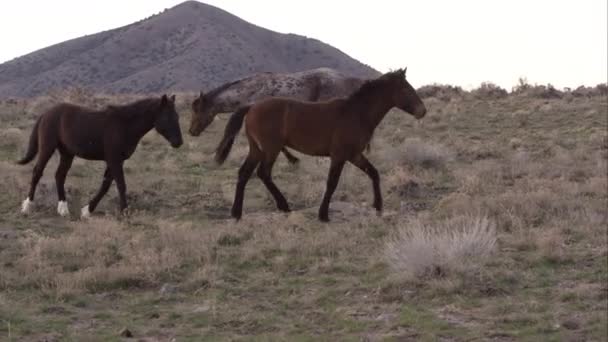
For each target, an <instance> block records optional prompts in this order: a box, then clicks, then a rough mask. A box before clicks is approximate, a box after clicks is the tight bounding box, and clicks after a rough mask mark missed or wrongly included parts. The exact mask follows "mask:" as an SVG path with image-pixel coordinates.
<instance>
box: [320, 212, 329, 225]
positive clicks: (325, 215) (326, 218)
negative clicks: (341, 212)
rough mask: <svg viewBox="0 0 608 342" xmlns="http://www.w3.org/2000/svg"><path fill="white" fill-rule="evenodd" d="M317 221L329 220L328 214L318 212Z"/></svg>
mask: <svg viewBox="0 0 608 342" xmlns="http://www.w3.org/2000/svg"><path fill="white" fill-rule="evenodd" d="M319 221H321V222H325V223H327V222H329V215H328V214H319Z"/></svg>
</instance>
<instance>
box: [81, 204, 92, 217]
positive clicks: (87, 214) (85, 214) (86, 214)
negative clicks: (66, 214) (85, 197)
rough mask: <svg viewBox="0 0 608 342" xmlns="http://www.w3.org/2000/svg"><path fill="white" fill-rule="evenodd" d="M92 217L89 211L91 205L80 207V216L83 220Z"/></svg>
mask: <svg viewBox="0 0 608 342" xmlns="http://www.w3.org/2000/svg"><path fill="white" fill-rule="evenodd" d="M90 217H91V212H90V211H89V205H88V204H87V205H85V206H84V207H82V209H80V218H81V219H83V220H86V219H89V218H90Z"/></svg>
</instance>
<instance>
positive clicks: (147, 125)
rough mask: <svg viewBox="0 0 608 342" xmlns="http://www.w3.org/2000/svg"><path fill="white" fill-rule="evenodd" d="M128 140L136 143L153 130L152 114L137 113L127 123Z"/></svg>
mask: <svg viewBox="0 0 608 342" xmlns="http://www.w3.org/2000/svg"><path fill="white" fill-rule="evenodd" d="M127 126H128V132H129V139H130V140H131V141H132V142H134V143H137V142H139V140H141V138H143V136H144V135H146V133H148V132H149V131H150V130H151V129H152V128H154V113H148V112H147V111H145V112H141V113H137V114H136V115H134V116H133V117H132V118H131V119H130V120H129V121H128V122H127Z"/></svg>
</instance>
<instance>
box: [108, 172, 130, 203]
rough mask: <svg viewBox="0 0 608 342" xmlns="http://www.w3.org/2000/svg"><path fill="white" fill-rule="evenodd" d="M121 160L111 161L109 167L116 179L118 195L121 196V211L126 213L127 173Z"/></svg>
mask: <svg viewBox="0 0 608 342" xmlns="http://www.w3.org/2000/svg"><path fill="white" fill-rule="evenodd" d="M122 164H123V163H122V161H121V162H109V163H108V167H109V169H110V173H111V175H112V178H113V179H114V180H115V181H116V188H117V189H118V196H119V197H120V212H121V213H124V211H125V209H127V185H126V184H125V175H124V171H123V169H122Z"/></svg>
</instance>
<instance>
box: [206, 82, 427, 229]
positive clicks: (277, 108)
mask: <svg viewBox="0 0 608 342" xmlns="http://www.w3.org/2000/svg"><path fill="white" fill-rule="evenodd" d="M393 107H397V108H399V109H402V110H404V111H406V112H408V113H410V114H412V115H413V116H414V117H416V118H417V119H420V118H422V117H424V115H425V114H426V107H425V106H424V103H422V101H421V100H420V98H419V97H418V95H417V94H416V91H415V90H414V88H413V87H412V86H411V85H410V84H409V83H408V81H407V80H406V78H405V70H397V71H393V72H389V73H386V74H384V75H382V76H380V77H379V78H377V79H375V80H370V81H367V82H365V83H364V84H363V85H362V86H361V87H360V88H359V89H358V90H356V91H355V92H354V93H352V94H351V95H350V96H348V97H346V98H340V99H333V100H330V101H326V102H316V103H313V102H303V101H297V100H293V99H285V98H271V99H267V100H263V101H260V102H256V103H255V104H253V105H251V106H246V107H243V108H241V109H239V110H237V111H236V112H235V113H234V114H233V115H232V116H231V117H230V119H229V121H228V124H227V125H226V129H225V132H224V137H223V139H222V141H221V142H220V144H219V145H218V147H217V150H216V155H215V159H216V161H217V162H218V163H220V164H221V163H223V162H224V160H225V159H226V157H227V156H228V154H229V153H230V150H231V148H232V145H233V143H234V139H235V137H236V135H237V133H238V132H239V130H240V129H241V127H242V125H243V121H244V120H246V121H245V130H246V135H247V139H248V140H249V154H248V155H247V157H246V159H245V162H244V163H243V165H242V166H241V168H240V169H239V173H238V182H237V185H236V193H235V197H234V203H233V206H232V212H231V213H232V216H233V217H234V218H236V219H240V218H241V215H242V208H243V196H244V192H245V185H246V184H247V181H248V180H249V178H250V177H251V174H252V173H253V171H254V170H255V168H256V167H258V165H259V167H258V169H257V174H258V176H259V177H260V179H261V180H262V182H263V183H264V185H265V186H266V188H267V189H268V191H269V192H270V193H271V194H272V196H273V197H274V200H275V202H276V204H277V207H278V209H279V210H281V211H285V212H287V211H289V210H290V209H289V205H288V204H287V200H286V199H285V197H284V196H283V195H282V194H281V191H280V190H279V189H278V188H277V186H276V185H275V183H274V182H273V181H272V175H271V174H272V166H273V164H274V162H275V160H276V158H277V155H278V153H279V152H280V151H281V150H282V149H283V148H284V147H285V146H288V147H290V148H293V149H294V150H296V151H299V152H302V153H304V154H308V155H312V156H329V157H330V158H331V163H330V168H329V176H328V178H327V188H326V190H325V195H324V196H323V201H322V203H321V207H320V208H319V219H320V220H321V221H325V222H327V221H329V214H328V211H329V202H330V199H331V196H332V194H333V193H334V190H335V189H336V186H337V185H338V180H339V178H340V174H341V172H342V168H343V167H344V164H345V163H346V162H347V161H349V162H351V163H352V164H353V165H355V166H356V167H358V168H359V169H361V170H362V171H363V172H365V173H366V174H367V175H368V176H369V178H370V179H371V180H372V185H373V191H374V204H373V206H374V208H375V209H376V210H378V212H380V211H381V210H382V194H381V193H380V176H379V175H378V171H377V170H376V168H375V167H374V166H373V165H372V164H371V163H370V162H369V161H368V160H367V158H365V156H364V155H363V153H362V152H363V150H364V149H365V146H366V145H367V144H368V143H369V140H370V138H371V136H372V134H373V132H374V129H375V128H376V127H377V126H378V124H379V123H380V122H381V121H382V119H383V118H384V116H385V115H386V113H387V112H388V111H389V110H390V109H391V108H393Z"/></svg>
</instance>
